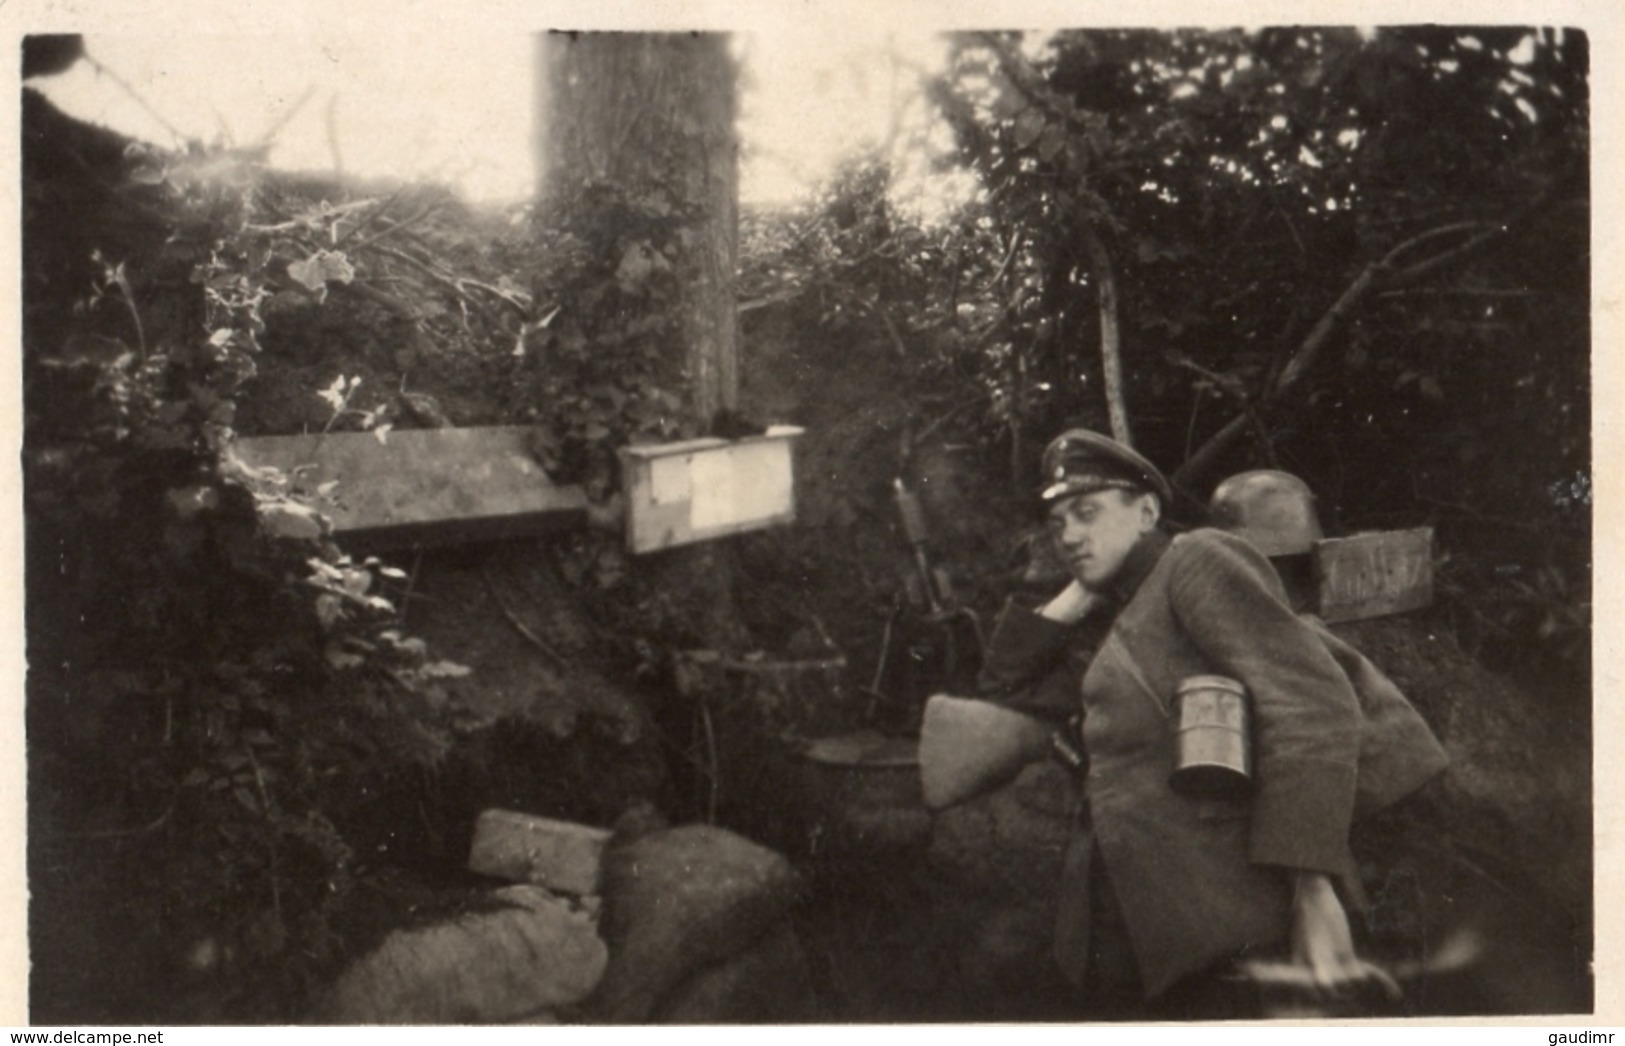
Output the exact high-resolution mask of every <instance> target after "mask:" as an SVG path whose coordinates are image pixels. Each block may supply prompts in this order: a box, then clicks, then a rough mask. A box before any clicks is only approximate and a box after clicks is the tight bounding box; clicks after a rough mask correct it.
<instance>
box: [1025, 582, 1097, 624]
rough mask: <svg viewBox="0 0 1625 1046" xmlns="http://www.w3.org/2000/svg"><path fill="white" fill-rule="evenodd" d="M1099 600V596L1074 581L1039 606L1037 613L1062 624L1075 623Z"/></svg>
mask: <svg viewBox="0 0 1625 1046" xmlns="http://www.w3.org/2000/svg"><path fill="white" fill-rule="evenodd" d="M1099 601H1100V597H1099V596H1097V595H1095V594H1094V593H1093V592H1090V591H1089V590H1088V589H1087V588H1084V587H1083V583H1082V582H1079V581H1074V582H1072V583H1071V584H1069V585H1067V586H1066V587H1065V588H1063V589H1062V590H1061V594H1060V595H1058V596H1056V597H1055V598H1054V599H1052V600H1050V601H1049V602H1048V603H1045V604H1044V605H1043V606H1041V607H1039V608H1038V614H1039V616H1040V617H1047V618H1049V619H1050V620H1051V621H1059V622H1060V623H1061V624H1063V625H1075V624H1077V623H1078V622H1079V621H1082V620H1083V619H1084V617H1085V616H1087V615H1088V613H1089V611H1091V610H1093V609H1094V607H1095V604H1096V603H1098V602H1099Z"/></svg>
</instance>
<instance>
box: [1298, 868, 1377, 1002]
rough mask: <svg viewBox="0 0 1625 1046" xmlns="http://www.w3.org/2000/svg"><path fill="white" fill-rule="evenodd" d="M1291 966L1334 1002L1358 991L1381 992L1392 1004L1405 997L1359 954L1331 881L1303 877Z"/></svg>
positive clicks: (1314, 875)
mask: <svg viewBox="0 0 1625 1046" xmlns="http://www.w3.org/2000/svg"><path fill="white" fill-rule="evenodd" d="M1292 961H1293V962H1294V963H1296V964H1297V965H1298V966H1300V967H1303V968H1305V969H1306V970H1307V971H1308V973H1309V975H1310V978H1311V979H1312V981H1313V983H1314V986H1315V988H1316V989H1317V990H1318V991H1319V992H1320V993H1321V994H1323V995H1325V996H1329V997H1331V998H1344V997H1346V996H1348V995H1349V994H1350V993H1352V992H1354V991H1355V990H1357V989H1368V988H1373V987H1375V988H1378V989H1380V990H1381V991H1382V992H1383V994H1385V995H1386V996H1388V998H1390V999H1398V998H1399V997H1400V996H1401V994H1402V993H1401V992H1400V990H1399V984H1398V983H1397V982H1396V981H1395V980H1394V979H1393V977H1391V976H1389V975H1388V973H1387V971H1385V970H1383V969H1382V968H1381V967H1380V966H1376V965H1374V964H1373V963H1369V962H1366V961H1365V960H1364V959H1361V958H1360V957H1359V956H1358V955H1356V954H1355V953H1354V937H1353V935H1352V934H1351V933H1350V932H1349V920H1348V915H1347V914H1346V913H1345V912H1344V911H1343V902H1341V901H1339V900H1338V899H1337V891H1336V890H1335V889H1333V887H1332V881H1331V878H1330V877H1328V876H1326V875H1324V874H1322V873H1319V872H1299V873H1298V874H1297V880H1296V884H1295V886H1294V889H1293V894H1292Z"/></svg>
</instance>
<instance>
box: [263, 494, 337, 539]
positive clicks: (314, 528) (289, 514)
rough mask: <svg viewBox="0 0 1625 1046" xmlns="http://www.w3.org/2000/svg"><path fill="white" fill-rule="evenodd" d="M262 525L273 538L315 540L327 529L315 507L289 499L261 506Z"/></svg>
mask: <svg viewBox="0 0 1625 1046" xmlns="http://www.w3.org/2000/svg"><path fill="white" fill-rule="evenodd" d="M259 518H260V526H261V527H263V528H264V529H265V532H266V533H267V534H269V535H270V536H271V537H273V538H287V539H290V540H293V541H315V540H317V539H318V538H320V537H321V536H322V534H323V532H324V531H325V529H326V528H325V527H324V525H323V520H322V516H321V514H320V513H319V512H317V511H316V510H315V509H312V508H307V507H305V506H304V505H296V504H293V503H292V502H287V501H273V502H270V503H268V504H264V505H261V506H259Z"/></svg>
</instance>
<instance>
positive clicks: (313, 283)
mask: <svg viewBox="0 0 1625 1046" xmlns="http://www.w3.org/2000/svg"><path fill="white" fill-rule="evenodd" d="M288 275H289V276H290V277H292V278H293V279H294V280H295V282H297V283H299V284H300V285H301V286H303V287H304V288H305V289H306V290H309V291H313V292H315V293H316V294H318V295H322V296H325V295H326V294H327V284H328V282H329V281H334V282H338V283H349V282H350V281H351V280H353V279H355V267H354V266H352V265H351V264H350V259H349V258H347V257H345V256H344V252H343V251H317V252H316V253H315V254H312V255H311V256H310V257H308V258H306V259H305V260H303V261H291V262H289V263H288Z"/></svg>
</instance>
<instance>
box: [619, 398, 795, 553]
mask: <svg viewBox="0 0 1625 1046" xmlns="http://www.w3.org/2000/svg"><path fill="white" fill-rule="evenodd" d="M802 431H803V430H802V429H799V428H797V427H795V426H793V425H775V426H773V427H772V428H770V429H768V430H767V432H765V433H763V434H762V435H760V436H747V437H745V438H744V439H740V440H734V441H729V440H724V439H696V440H687V441H684V442H682V443H660V444H655V445H651V446H641V447H625V448H623V449H622V450H621V451H620V455H621V487H622V491H623V493H624V494H625V495H626V505H627V517H626V519H627V525H626V542H627V547H628V548H629V549H631V551H633V552H654V551H658V550H659V549H663V548H672V547H675V546H677V545H687V544H691V543H693V542H696V541H706V540H709V539H711V538H716V537H723V536H725V535H728V534H738V533H742V532H744V531H748V530H759V529H761V528H763V527H769V526H774V525H776V524H779V523H788V522H790V521H792V520H794V519H795V484H794V472H793V469H792V460H791V447H792V444H793V441H794V439H795V438H796V437H797V436H800V435H801V433H802Z"/></svg>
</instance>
